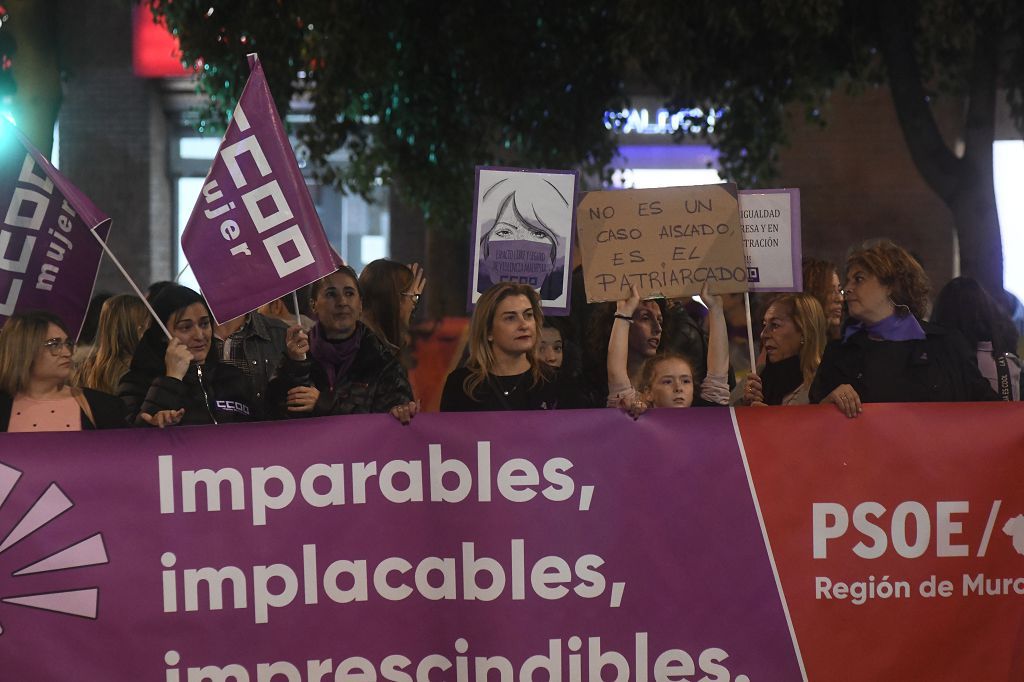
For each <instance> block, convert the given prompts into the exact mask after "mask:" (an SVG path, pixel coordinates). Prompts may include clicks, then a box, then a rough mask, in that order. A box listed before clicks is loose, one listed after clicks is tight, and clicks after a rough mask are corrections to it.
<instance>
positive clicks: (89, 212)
mask: <svg viewBox="0 0 1024 682" xmlns="http://www.w3.org/2000/svg"><path fill="white" fill-rule="evenodd" d="M0 135H2V142H0V216H3V225H2V226H0V325H2V323H4V322H6V321H7V318H8V317H10V316H11V315H13V314H14V313H16V312H19V311H23V310H34V309H43V310H49V311H50V312H52V313H54V314H56V315H57V316H59V317H60V318H61V320H63V321H64V324H66V325H67V327H68V330H69V331H70V332H71V334H72V336H73V337H74V338H77V337H78V333H79V331H81V328H82V323H83V322H84V320H85V312H86V310H87V309H88V307H89V299H90V298H91V297H92V290H93V286H95V284H96V273H97V271H98V270H99V267H100V260H101V259H102V258H103V249H102V248H101V247H100V245H99V244H98V243H97V242H96V239H95V238H94V237H93V236H92V235H91V234H89V230H94V231H95V232H96V234H97V236H99V237H100V239H103V240H104V241H106V239H107V235H108V234H109V232H110V218H108V217H107V216H106V215H104V214H103V212H101V211H100V210H99V209H98V208H96V206H95V205H94V204H93V203H92V202H91V201H89V199H88V197H86V196H85V195H84V194H82V192H81V191H80V190H79V189H78V188H77V187H75V186H74V185H72V184H71V183H70V182H69V181H68V179H67V178H65V177H64V176H63V175H61V173H60V171H58V170H57V169H56V168H54V167H53V165H51V164H50V162H49V161H47V160H46V158H45V157H44V156H43V155H42V154H40V153H39V150H38V149H36V148H35V147H34V146H32V143H31V142H29V141H28V138H26V137H25V136H24V135H23V134H22V133H21V131H20V130H18V129H17V128H16V127H15V126H14V125H12V124H11V123H9V122H8V121H6V120H4V121H3V122H2V123H0Z"/></svg>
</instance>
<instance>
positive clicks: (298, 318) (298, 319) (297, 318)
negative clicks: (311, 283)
mask: <svg viewBox="0 0 1024 682" xmlns="http://www.w3.org/2000/svg"><path fill="white" fill-rule="evenodd" d="M292 302H293V303H294V304H295V324H297V325H299V326H300V327H301V326H302V315H301V314H300V313H299V292H298V290H297V289H296V290H295V291H293V292H292Z"/></svg>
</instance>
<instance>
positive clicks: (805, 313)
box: [0, 240, 1021, 431]
mask: <svg viewBox="0 0 1024 682" xmlns="http://www.w3.org/2000/svg"><path fill="white" fill-rule="evenodd" d="M843 272H844V275H845V277H844V279H841V278H840V270H839V269H838V268H837V267H836V266H835V265H834V264H831V263H828V262H826V261H822V260H817V259H805V261H804V282H803V285H804V286H803V288H804V293H796V294H775V295H770V294H769V295H762V296H761V298H760V300H759V301H757V305H756V310H757V312H758V313H762V311H763V313H762V314H758V315H755V319H756V320H758V321H760V322H761V331H760V334H759V340H760V343H759V346H760V348H759V352H758V354H757V361H756V366H755V367H749V366H746V365H749V361H748V362H747V363H745V365H744V366H741V365H743V363H740V362H738V361H737V360H736V358H737V357H741V356H743V355H745V353H736V352H734V348H733V347H734V346H735V345H736V344H735V343H733V341H735V339H736V338H737V336H739V338H740V339H744V338H745V337H746V332H745V330H744V331H743V333H742V334H739V335H737V334H736V332H735V327H736V326H737V325H736V324H735V322H734V319H735V317H736V309H737V303H736V301H737V298H738V297H736V296H729V295H725V296H719V295H712V294H710V293H709V292H708V290H707V289H705V290H704V291H703V292H701V296H700V303H697V302H696V300H695V299H694V300H691V299H688V298H687V299H680V300H669V301H666V300H660V299H656V300H647V301H644V300H641V297H640V295H639V293H638V291H637V290H636V289H635V288H634V289H633V290H631V291H630V292H628V295H627V296H626V297H625V298H624V299H623V300H620V301H618V302H617V303H606V304H592V305H587V304H583V305H585V306H586V309H581V308H582V306H581V305H580V304H577V305H576V306H575V307H574V309H573V310H572V311H571V312H570V316H569V317H568V318H545V316H544V314H543V312H542V310H541V301H540V296H539V295H538V292H537V291H536V290H535V289H533V288H531V287H530V286H526V285H523V284H516V283H510V282H499V283H497V284H494V285H493V286H491V287H490V288H489V289H488V290H487V291H486V292H484V293H483V295H482V296H481V297H480V299H479V300H478V302H477V304H476V307H475V311H474V313H473V317H472V320H471V322H470V326H469V337H468V343H467V346H468V353H467V354H466V356H465V357H464V359H463V361H462V362H461V363H459V366H458V367H457V368H456V369H454V370H453V371H452V372H451V373H450V374H449V375H448V378H447V381H446V383H445V386H444V390H443V393H442V397H441V403H440V407H441V410H442V411H453V412H465V411H482V410H536V409H549V410H550V409H567V408H584V407H603V406H607V407H611V408H615V409H619V410H623V411H625V412H626V413H627V414H629V415H631V416H632V417H633V418H639V417H640V415H641V414H642V413H644V412H645V411H646V410H648V409H652V408H662V407H698V406H701V407H703V406H709V407H713V406H723V405H730V404H731V405H737V406H750V407H761V406H770V405H778V406H785V405H806V404H814V403H822V404H825V403H827V404H832V405H834V406H835V407H836V408H837V409H838V410H839V411H840V412H842V413H843V414H844V415H846V416H848V417H851V418H852V417H857V416H858V415H860V414H861V413H862V412H863V405H864V404H865V403H876V402H935V401H981V400H1000V399H1001V400H1007V401H1009V400H1019V399H1020V378H1021V363H1020V360H1019V359H1018V357H1017V355H1016V352H1017V348H1018V339H1019V329H1018V327H1017V326H1015V323H1014V321H1013V319H1012V317H1011V314H1010V312H1009V311H1008V306H1007V305H1006V303H1005V301H1003V300H997V299H996V298H995V297H993V296H991V295H990V294H989V293H987V292H986V291H985V290H984V289H983V288H982V287H981V286H979V285H978V284H977V282H974V281H973V280H970V279H966V278H957V279H954V280H952V281H951V282H949V283H948V284H947V285H946V286H945V287H944V288H943V289H942V291H941V292H939V294H938V295H937V297H936V299H935V304H934V306H932V302H931V289H930V285H929V282H928V279H927V277H926V275H925V273H924V270H923V269H922V267H921V265H920V264H919V263H918V261H917V260H916V259H915V258H914V257H913V256H912V255H911V254H910V253H908V252H907V251H906V250H905V249H903V248H901V247H900V246H898V245H896V244H894V243H892V242H889V241H885V240H880V241H875V242H871V243H867V244H865V245H863V246H861V247H859V248H856V249H854V250H852V251H851V253H850V255H849V257H848V259H847V261H846V263H845V265H844V268H843ZM425 286H426V278H425V276H424V273H423V270H422V269H421V268H420V267H419V266H418V265H415V264H414V265H412V266H406V265H403V264H401V263H396V262H393V261H388V260H380V261H375V262H373V263H370V264H369V265H367V266H366V267H365V268H364V270H363V272H362V273H360V274H358V275H357V273H356V272H354V271H353V270H352V269H351V268H349V267H348V266H342V267H341V268H340V269H338V270H337V271H336V272H334V273H332V274H331V275H328V276H327V277H324V278H323V279H321V280H319V281H318V282H316V283H314V284H313V285H312V286H311V287H310V290H309V294H308V298H309V308H308V312H309V317H305V316H303V315H301V314H300V311H299V310H297V309H296V307H295V303H293V302H292V301H293V300H294V301H295V302H297V299H292V297H285V298H283V299H281V300H279V301H275V302H273V303H270V304H267V305H266V306H263V307H261V308H260V309H259V310H258V311H254V312H251V313H249V314H247V315H245V316H243V317H240V318H237V319H235V320H229V321H227V322H225V323H223V324H220V325H218V324H215V322H214V319H213V316H212V315H211V313H210V309H209V307H208V306H207V304H206V301H205V300H204V299H203V297H202V296H201V295H200V294H199V293H197V292H195V291H192V290H191V289H188V288H187V287H183V286H179V285H176V284H173V283H169V282H161V283H157V284H155V285H153V286H152V287H150V291H149V293H148V295H147V299H148V303H149V305H150V307H151V309H152V312H153V313H155V317H156V318H158V320H157V319H153V315H152V314H150V312H149V310H147V308H146V306H145V305H144V304H143V303H142V301H140V300H139V299H137V298H135V297H132V296H125V295H121V296H114V297H111V298H109V299H107V300H105V301H104V302H102V306H101V307H100V306H99V305H97V309H98V310H99V318H98V323H93V325H94V327H95V339H94V340H93V341H91V345H90V347H89V348H88V349H87V350H83V349H80V351H79V353H78V354H76V353H75V343H74V340H73V339H72V338H70V334H69V331H68V329H67V328H66V327H65V325H64V324H63V322H62V321H61V320H60V319H58V318H57V317H55V316H54V315H52V314H50V313H48V312H45V311H34V312H26V313H20V314H16V315H13V316H12V317H10V318H9V319H8V321H7V322H6V324H5V325H4V327H3V328H2V330H0V430H4V431H62V430H70V431H75V430H83V429H102V428H117V427H127V426H140V427H149V426H155V427H160V428H164V427H172V426H176V425H194V424H220V423H228V422H244V421H256V420H265V419H295V418H308V417H316V416H323V415H342V414H359V413H388V414H390V415H392V416H393V417H394V418H395V419H397V420H398V421H400V422H401V423H403V424H407V423H409V421H410V420H412V419H413V418H414V417H415V415H416V414H417V412H419V410H420V403H419V402H418V401H417V397H416V396H415V395H414V392H413V389H412V386H411V384H410V382H409V377H408V374H407V365H408V364H409V363H408V351H409V339H410V324H411V318H412V315H413V312H414V310H415V308H416V306H417V304H418V302H419V299H420V296H421V295H422V294H423V291H424V288H425ZM1008 298H1009V297H1008ZM740 300H741V299H740ZM97 303H98V302H97ZM1017 305H1018V306H1019V303H1017ZM740 311H741V312H742V304H740ZM744 326H745V325H744ZM741 345H745V341H743V342H741ZM737 376H739V381H738V382H737Z"/></svg>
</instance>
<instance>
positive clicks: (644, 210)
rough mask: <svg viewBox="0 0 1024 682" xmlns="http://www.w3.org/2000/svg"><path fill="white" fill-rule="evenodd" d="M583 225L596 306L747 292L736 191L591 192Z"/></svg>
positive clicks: (581, 215) (580, 217)
mask: <svg viewBox="0 0 1024 682" xmlns="http://www.w3.org/2000/svg"><path fill="white" fill-rule="evenodd" d="M576 220H577V225H578V228H577V230H578V234H579V241H580V248H581V249H582V253H583V279H584V281H585V282H586V288H587V301H589V302H591V303H594V302H599V301H617V300H620V299H623V298H626V297H628V296H629V287H630V286H631V285H635V286H636V287H637V289H639V291H640V295H641V296H642V297H643V298H654V297H666V298H675V297H678V296H691V295H693V294H696V293H699V292H700V290H701V287H702V286H703V285H704V282H709V283H710V284H711V291H712V292H713V293H716V294H720V293H734V292H739V291H746V290H747V269H746V266H745V263H744V255H743V242H742V233H741V232H740V221H739V208H738V205H737V202H736V185H733V184H721V185H698V186H694V187H668V188H664V189H629V190H616V191H607V192H591V193H589V194H587V196H586V197H585V198H584V199H583V201H582V202H580V206H579V209H578V210H577V218H576Z"/></svg>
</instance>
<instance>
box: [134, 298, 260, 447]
mask: <svg viewBox="0 0 1024 682" xmlns="http://www.w3.org/2000/svg"><path fill="white" fill-rule="evenodd" d="M152 305H153V310H154V311H156V314H157V316H159V318H160V319H161V320H163V322H164V325H165V326H166V327H167V329H168V331H170V333H171V339H170V341H168V339H167V337H166V335H165V334H164V332H163V330H162V329H161V328H160V325H158V324H156V323H155V322H151V323H150V325H149V329H147V330H146V333H145V334H143V335H142V340H141V341H139V345H138V347H136V349H135V354H134V355H133V356H132V363H131V368H130V369H129V370H128V373H127V374H125V375H124V376H123V377H122V378H121V383H120V385H119V386H118V390H117V394H118V396H120V398H121V399H122V400H123V401H124V404H125V405H126V406H127V408H128V411H129V412H130V414H131V419H132V421H133V422H134V423H136V424H151V425H153V426H159V427H164V426H171V425H174V424H187V425H191V424H222V423H226V422H244V421H253V420H256V419H260V418H261V417H262V416H263V409H262V405H260V404H258V403H257V401H256V400H255V399H254V397H253V395H252V390H251V388H250V386H249V383H248V382H247V381H246V379H245V377H244V376H243V374H242V372H241V371H240V370H238V369H237V368H235V367H232V366H231V365H226V364H224V363H222V362H220V361H218V360H217V354H216V353H213V352H211V349H212V346H213V322H212V316H211V315H210V309H209V308H208V307H207V306H206V301H205V300H203V297H202V296H200V295H199V294H198V293H196V292H195V291H192V290H191V289H189V288H188V287H183V286H179V285H177V284H175V285H171V286H168V287H166V288H164V289H162V290H161V291H160V293H159V294H157V295H156V297H154V298H153V301H152Z"/></svg>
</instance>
